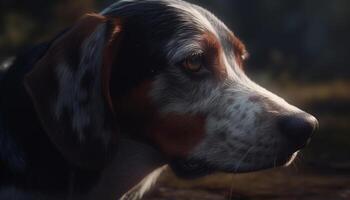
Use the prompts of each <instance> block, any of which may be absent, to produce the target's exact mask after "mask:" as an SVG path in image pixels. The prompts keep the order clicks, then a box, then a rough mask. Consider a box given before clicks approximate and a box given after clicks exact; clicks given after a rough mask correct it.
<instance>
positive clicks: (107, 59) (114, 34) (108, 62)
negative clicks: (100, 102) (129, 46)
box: [101, 19, 122, 111]
mask: <svg viewBox="0 0 350 200" xmlns="http://www.w3.org/2000/svg"><path fill="white" fill-rule="evenodd" d="M110 23H111V24H110V26H111V30H109V32H110V35H111V36H110V39H109V41H108V44H107V46H106V48H105V50H104V54H103V65H102V68H101V70H102V73H101V75H102V78H101V80H102V83H101V85H102V93H103V95H104V97H105V99H106V101H107V103H108V105H109V107H110V109H111V110H112V111H113V110H114V108H113V102H112V98H111V94H110V93H111V90H110V80H111V74H112V65H113V60H114V56H115V55H117V53H118V50H119V46H120V45H119V44H120V41H121V40H122V39H121V38H120V33H121V31H122V25H121V21H120V20H119V19H111V20H110Z"/></svg>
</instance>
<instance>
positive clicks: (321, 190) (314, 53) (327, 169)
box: [0, 0, 350, 200]
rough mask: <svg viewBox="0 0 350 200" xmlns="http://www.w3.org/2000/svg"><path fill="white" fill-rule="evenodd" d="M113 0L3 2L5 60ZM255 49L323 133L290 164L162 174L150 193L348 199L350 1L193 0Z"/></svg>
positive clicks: (254, 59)
mask: <svg viewBox="0 0 350 200" xmlns="http://www.w3.org/2000/svg"><path fill="white" fill-rule="evenodd" d="M112 2H114V1H110V0H109V1H108V0H107V1H103V0H74V1H72V0H50V1H47V0H32V1H28V0H0V24H1V26H0V63H1V62H2V61H5V60H6V59H8V58H9V57H11V56H13V55H15V54H16V53H18V52H20V51H23V50H25V49H26V48H28V47H30V46H32V45H34V44H36V43H39V42H41V41H45V40H46V39H49V38H51V37H53V36H54V35H55V34H56V33H57V32H59V31H60V30H62V29H64V28H65V27H67V26H70V25H72V24H73V23H74V21H76V20H77V19H78V18H79V16H81V15H82V14H83V13H86V12H92V11H99V10H101V9H102V8H103V7H105V6H107V5H108V4H110V3H112ZM192 2H194V3H197V4H199V5H202V6H203V7H205V8H207V9H208V10H210V11H212V12H213V13H214V14H216V15H217V16H218V17H219V18H220V19H222V20H223V21H224V22H225V23H226V24H227V26H228V27H230V28H231V29H232V30H234V32H235V34H236V35H238V36H239V37H240V38H241V39H242V40H243V41H244V42H245V43H246V46H247V48H248V50H249V52H250V55H251V56H250V60H249V61H248V62H247V66H246V71H247V73H248V74H249V75H250V76H251V77H252V78H253V79H254V80H256V81H257V82H258V83H260V84H261V85H263V86H265V87H267V88H269V89H270V90H272V91H274V92H276V93H278V94H279V95H280V96H282V97H284V98H286V99H287V100H288V101H289V102H291V103H293V104H296V105H298V106H299V107H301V108H303V109H305V110H307V111H308V112H310V113H312V114H314V115H315V116H317V118H318V119H319V121H320V131H319V132H318V134H317V135H316V136H315V138H314V139H313V141H312V143H311V145H310V146H309V147H308V148H307V149H306V150H305V151H303V152H302V154H301V156H300V157H299V159H298V160H297V161H296V162H295V164H293V165H292V166H291V167H289V168H287V169H279V170H272V171H264V172H258V173H251V174H245V175H226V174H219V175H215V176H210V177H207V178H204V179H201V180H197V181H192V182H190V183H188V182H183V181H181V180H178V179H176V178H175V177H174V176H173V175H172V174H171V172H167V173H165V174H164V175H163V177H162V179H161V181H160V183H159V186H158V187H157V189H156V190H155V191H154V192H152V193H151V194H150V195H149V196H148V197H147V198H148V199H153V200H156V199H159V200H160V199H185V200H186V199H188V200H192V199H193V200H194V199H195V200H198V199H201V200H203V199H211V200H212V199H213V200H215V199H254V200H257V199H269V200H270V199H287V200H289V199H290V200H292V199H315V200H316V199H317V200H320V199H327V200H328V199H331V200H337V199H339V200H349V199H350V89H349V87H350V55H349V47H350V39H349V36H350V1H348V0H331V1H330V0H307V1H305V0H294V1H276V0H192Z"/></svg>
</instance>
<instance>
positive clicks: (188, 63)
mask: <svg viewBox="0 0 350 200" xmlns="http://www.w3.org/2000/svg"><path fill="white" fill-rule="evenodd" d="M182 65H183V67H184V68H185V69H186V70H188V71H190V72H199V71H200V70H201V68H202V65H203V56H202V55H200V54H198V55H197V54H196V55H191V56H189V57H188V58H186V59H185V60H184V61H183V63H182Z"/></svg>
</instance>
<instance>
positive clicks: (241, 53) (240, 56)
mask: <svg viewBox="0 0 350 200" xmlns="http://www.w3.org/2000/svg"><path fill="white" fill-rule="evenodd" d="M228 39H229V41H230V42H231V44H232V45H233V47H234V54H235V59H236V61H237V63H238V65H239V66H240V67H241V68H243V64H244V60H245V59H246V58H244V57H245V56H246V55H247V54H248V53H247V50H246V47H245V45H244V44H243V42H242V41H240V40H239V39H238V38H237V37H236V36H235V35H234V34H233V33H231V32H230V33H229V36H228Z"/></svg>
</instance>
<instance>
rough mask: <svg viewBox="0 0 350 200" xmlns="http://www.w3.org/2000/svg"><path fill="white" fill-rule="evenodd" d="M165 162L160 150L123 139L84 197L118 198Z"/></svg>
mask: <svg viewBox="0 0 350 200" xmlns="http://www.w3.org/2000/svg"><path fill="white" fill-rule="evenodd" d="M164 164H165V163H164V159H163V158H162V156H161V155H160V153H159V151H157V150H155V149H153V148H152V147H151V146H149V145H146V144H142V143H139V142H136V141H133V140H129V139H122V140H120V143H119V145H118V152H117V153H116V155H115V157H114V159H113V161H112V163H111V164H110V165H108V166H107V167H106V168H105V170H104V171H103V172H102V175H101V178H100V180H99V182H98V183H97V185H96V186H95V187H94V188H93V190H92V191H91V192H89V194H88V196H87V197H84V199H118V198H120V197H121V196H122V195H123V194H125V193H126V192H128V191H129V190H130V189H131V188H133V187H134V186H135V185H137V184H138V183H139V182H140V181H141V180H142V179H143V178H145V177H146V176H147V175H148V174H150V173H151V172H152V171H154V170H156V169H157V168H159V167H161V166H162V165H164Z"/></svg>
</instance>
